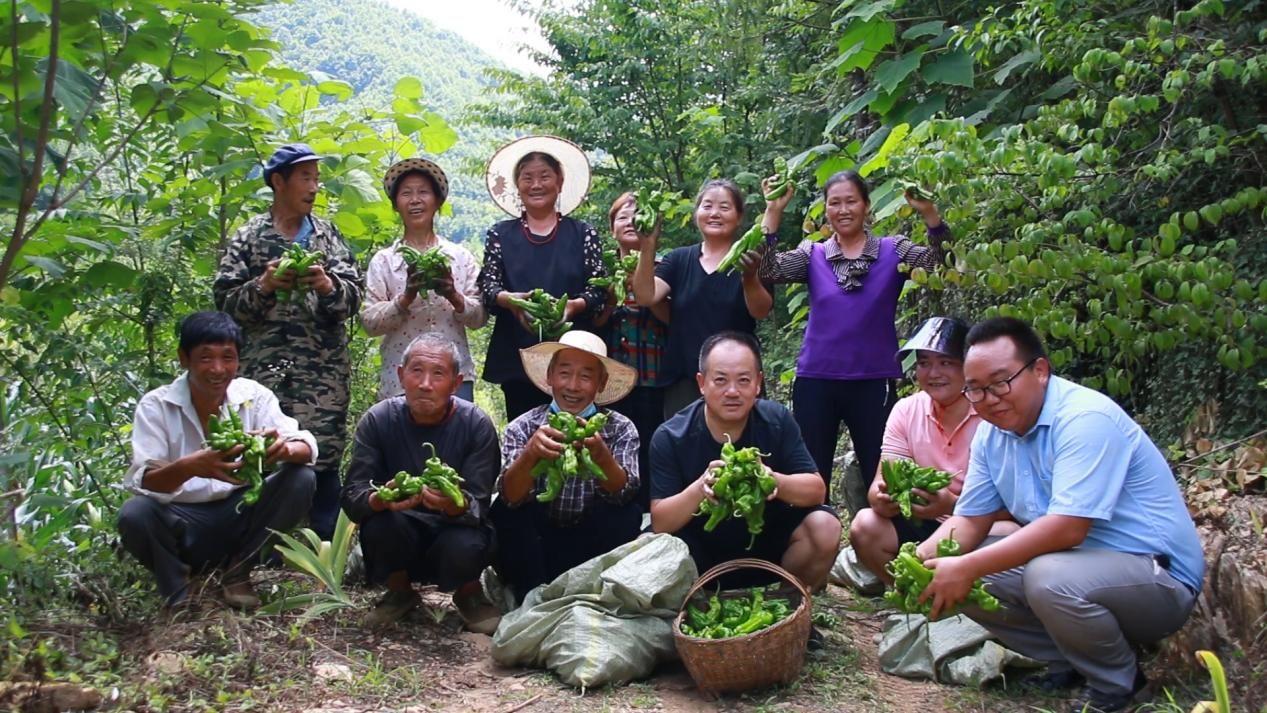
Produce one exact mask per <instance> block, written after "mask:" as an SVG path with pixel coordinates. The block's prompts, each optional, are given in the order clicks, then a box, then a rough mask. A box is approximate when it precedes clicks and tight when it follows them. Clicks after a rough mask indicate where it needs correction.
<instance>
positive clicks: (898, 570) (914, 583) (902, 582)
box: [884, 530, 999, 616]
mask: <svg viewBox="0 0 1267 713" xmlns="http://www.w3.org/2000/svg"><path fill="white" fill-rule="evenodd" d="M915 549H916V545H915V543H914V542H907V543H904V544H903V545H902V547H901V548H900V549H899V550H898V553H897V557H894V558H893V560H892V561H891V562H889V563H888V565H886V569H888V571H889V575H890V576H892V577H893V587H892V588H891V589H889V590H888V591H886V592H885V593H884V601H885V602H886V603H887V604H889V605H890V606H892V607H894V608H896V609H897V610H899V611H902V612H905V613H907V614H923V615H925V616H927V615H928V613H929V611H931V609H932V606H933V602H932V599H931V598H930V599H929V600H927V601H925V602H923V603H922V604H921V603H920V601H919V598H920V595H922V594H923V593H924V589H925V588H927V587H928V584H929V582H932V581H933V570H931V569H929V568H927V567H925V566H924V563H923V562H922V561H920V558H919V556H918V555H916V554H915ZM959 554H960V549H959V543H958V542H957V541H956V540H955V539H954V531H953V530H952V531H951V537H947V538H945V539H943V540H942V541H940V542H938V543H937V556H938V557H957V556H959ZM967 601H969V602H971V603H973V604H976V605H977V606H979V607H981V608H982V609H984V610H985V611H996V610H997V609H998V608H999V600H998V599H995V598H994V596H993V595H992V594H990V593H989V592H987V591H986V589H985V585H984V584H983V583H982V582H981V580H979V579H978V580H977V581H975V582H973V583H972V589H971V590H969V592H968V599H967Z"/></svg>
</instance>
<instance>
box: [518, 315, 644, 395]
mask: <svg viewBox="0 0 1267 713" xmlns="http://www.w3.org/2000/svg"><path fill="white" fill-rule="evenodd" d="M564 349H579V350H581V351H583V352H589V353H590V354H593V355H594V356H596V357H598V359H599V361H601V362H603V366H604V367H605V368H606V369H607V386H606V387H604V388H603V390H602V391H600V392H598V395H597V396H595V397H594V403H596V404H598V405H599V406H606V405H607V404H610V403H612V402H614V401H619V400H621V399H623V398H625V397H626V396H628V395H629V392H630V391H632V390H633V387H634V385H635V384H636V383H637V382H638V372H637V371H634V368H633V367H631V366H629V365H627V364H621V363H620V362H618V361H616V360H615V359H612V358H611V357H609V356H607V345H606V344H604V343H603V340H602V338H601V337H599V336H598V335H597V334H593V333H591V332H583V331H581V330H579V329H573V330H572V331H570V332H564V333H563V336H561V337H559V341H557V342H541V343H540V344H534V345H533V346H531V347H528V348H527V349H520V350H519V358H520V360H522V361H523V365H524V372H525V373H526V374H528V379H529V380H531V381H532V383H533V384H534V385H536V387H537V388H538V389H541V390H542V391H544V392H546V393H547V394H550V393H553V392H552V391H551V390H550V384H549V382H547V381H546V371H547V370H548V369H549V368H550V360H551V359H553V358H554V355H555V354H556V353H558V352H559V351H562V350H564Z"/></svg>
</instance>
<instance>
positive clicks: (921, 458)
mask: <svg viewBox="0 0 1267 713" xmlns="http://www.w3.org/2000/svg"><path fill="white" fill-rule="evenodd" d="M979 425H981V417H980V416H978V415H977V412H976V410H975V409H973V408H972V407H971V406H969V407H968V415H967V416H966V417H964V419H963V422H962V423H960V424H959V425H957V426H955V427H954V430H952V431H950V432H947V431H945V430H944V429H942V427H941V424H940V423H938V422H937V419H936V418H935V417H934V416H933V399H932V397H930V396H929V395H928V394H926V393H924V392H923V391H921V392H919V393H918V394H913V395H911V396H907V397H906V398H904V399H902V400H901V401H898V402H897V403H896V404H894V405H893V410H892V411H890V412H889V420H888V422H887V423H885V425H884V444H883V445H882V446H881V447H880V452H881V457H885V456H887V457H890V458H907V459H910V460H913V461H915V463H916V465H921V466H925V467H928V466H932V467H933V468H937V469H938V470H944V471H946V472H947V473H953V474H954V475H955V479H954V480H952V481H951V482H950V492H952V493H954V494H955V495H958V494H959V493H960V491H962V490H963V476H964V473H965V472H966V471H967V470H968V447H969V446H970V445H972V436H973V435H974V434H975V433H976V432H977V426H979Z"/></svg>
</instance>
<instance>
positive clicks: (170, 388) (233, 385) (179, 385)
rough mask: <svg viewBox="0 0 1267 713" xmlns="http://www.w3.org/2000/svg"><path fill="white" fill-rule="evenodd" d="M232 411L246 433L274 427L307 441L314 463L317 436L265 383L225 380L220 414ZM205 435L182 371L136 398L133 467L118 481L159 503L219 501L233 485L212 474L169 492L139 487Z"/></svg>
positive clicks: (194, 448)
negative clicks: (149, 474)
mask: <svg viewBox="0 0 1267 713" xmlns="http://www.w3.org/2000/svg"><path fill="white" fill-rule="evenodd" d="M228 409H233V410H234V411H236V412H237V414H238V416H239V417H241V419H242V427H243V428H244V429H246V430H247V431H254V430H260V429H266V428H276V429H277V433H278V435H279V437H280V438H281V439H282V440H283V441H301V442H303V443H306V444H308V448H309V449H311V453H310V456H309V459H308V463H307V465H312V464H314V463H316V462H317V439H315V438H313V436H312V434H311V433H309V432H308V431H304V430H301V429H300V428H299V422H298V421H296V420H295V419H293V418H291V417H290V416H287V415H286V414H284V413H282V409H281V406H280V405H279V404H278V403H277V397H276V396H275V395H273V392H272V391H269V390H268V388H267V387H265V386H264V385H263V384H260V383H259V382H256V381H252V380H250V379H244V378H237V379H234V380H233V381H232V382H230V384H229V389H228V392H227V393H226V394H225V403H224V405H223V406H221V408H220V413H221V415H222V416H224V415H227V414H228ZM205 442H206V434H204V433H203V430H202V422H201V421H200V420H199V419H198V413H197V412H196V411H195V410H194V403H193V399H192V397H191V396H190V394H189V374H188V372H186V373H184V374H181V375H180V376H179V377H177V378H176V380H175V381H173V382H172V383H170V384H168V385H166V386H160V387H158V388H157V389H154V390H153V391H151V392H149V393H147V394H145V395H144V396H142V397H141V402H140V403H139V404H137V406H136V416H135V418H134V419H133V421H132V465H131V466H129V467H128V472H127V474H126V475H125V476H124V479H123V482H124V483H125V484H126V485H127V487H128V488H129V489H130V490H132V491H133V492H136V493H139V494H141V495H147V496H149V497H151V498H154V499H155V500H157V501H159V502H162V503H172V502H176V503H205V502H211V501H213V500H223V499H224V498H227V497H228V496H229V493H231V492H233V490H234V489H236V488H240V487H244V486H241V485H232V484H230V483H226V482H225V481H223V480H218V479H216V478H205V477H193V478H190V479H189V480H187V481H185V482H184V483H183V484H182V485H181V486H180V487H179V488H177V489H176V490H175V491H174V492H171V493H159V492H154V491H152V490H146V489H145V488H143V487H141V483H142V481H143V480H144V478H145V473H146V472H147V471H150V470H153V469H155V468H160V467H162V466H165V465H170V464H171V463H173V462H175V461H177V460H179V459H181V458H184V457H185V456H187V455H189V454H191V453H194V452H197V451H200V450H202V449H203V448H204V447H205Z"/></svg>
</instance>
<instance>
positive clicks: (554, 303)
mask: <svg viewBox="0 0 1267 713" xmlns="http://www.w3.org/2000/svg"><path fill="white" fill-rule="evenodd" d="M509 301H510V303H511V304H512V305H514V306H516V307H518V308H519V309H521V310H523V313H524V315H525V316H526V317H527V318H528V324H529V326H530V327H531V328H532V329H535V330H536V331H537V339H540V340H542V341H546V340H548V339H558V338H559V337H560V336H562V335H563V333H564V332H566V331H568V330H569V329H571V328H572V323H571V322H567V321H565V320H564V319H563V315H564V314H566V312H567V303H568V296H567V295H566V294H564V295H562V296H561V297H557V298H556V297H551V296H550V295H549V294H547V293H546V291H545V290H543V289H541V288H540V287H538V288H537V289H535V290H533V291H532V292H529V293H528V295H527V297H526V298H525V299H520V298H518V297H511V298H510V300H509Z"/></svg>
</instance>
